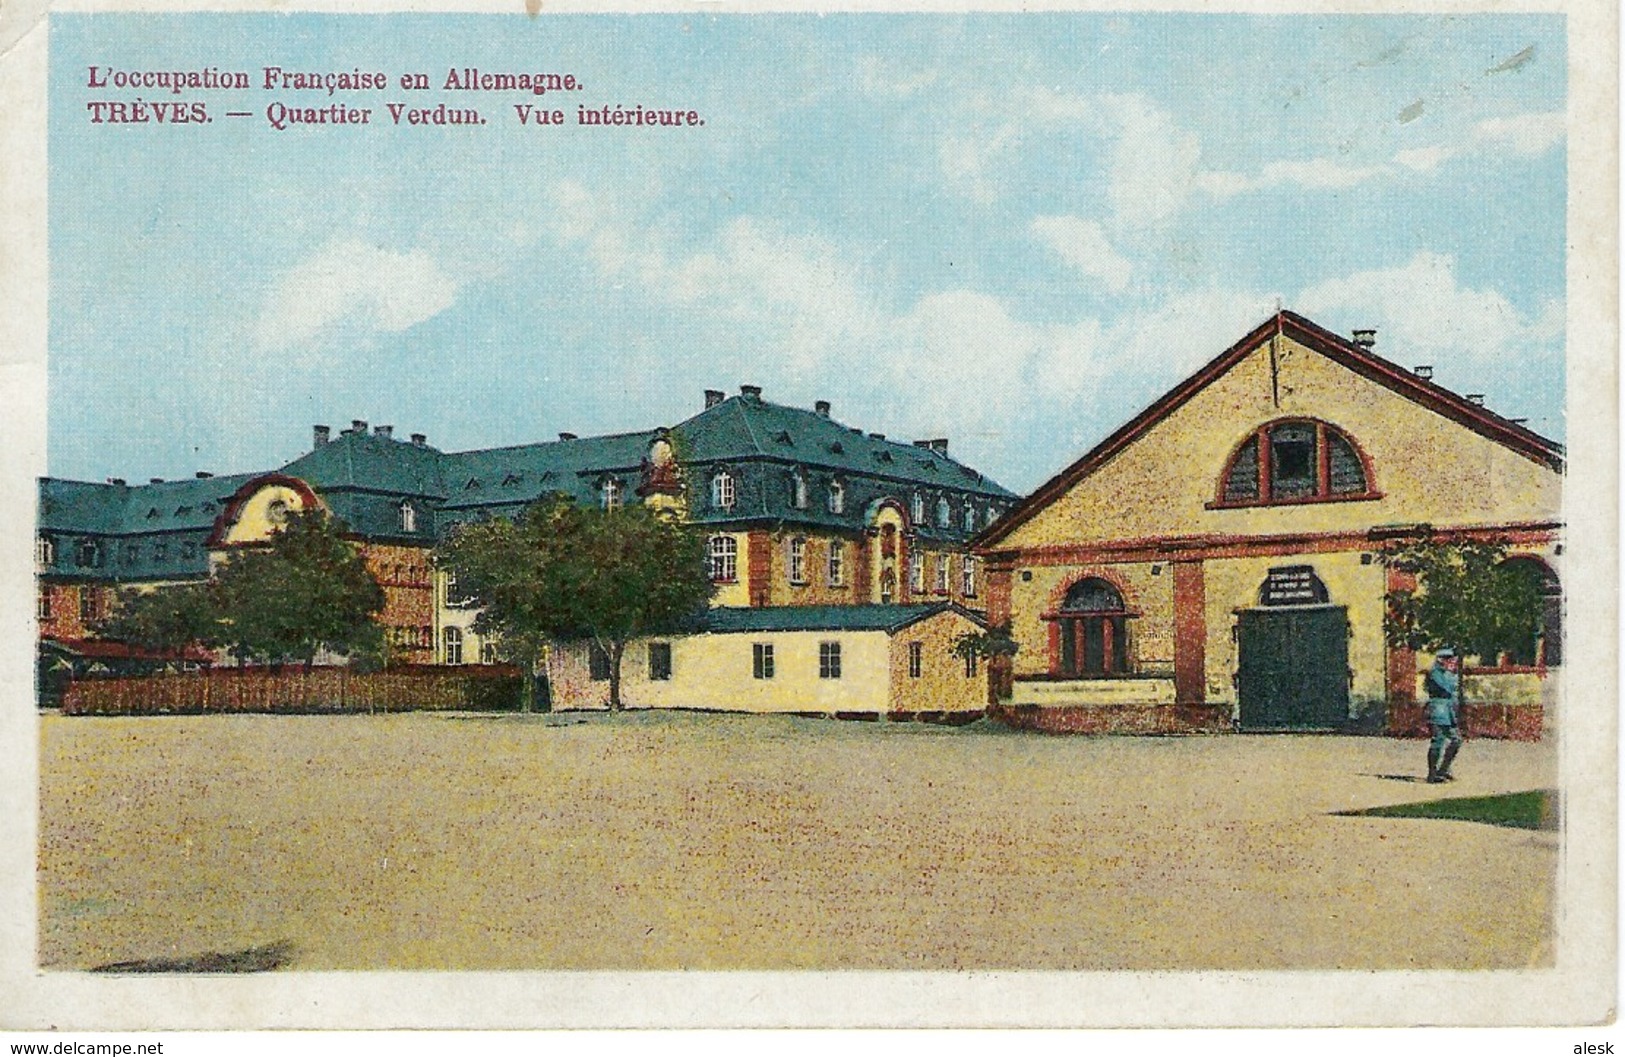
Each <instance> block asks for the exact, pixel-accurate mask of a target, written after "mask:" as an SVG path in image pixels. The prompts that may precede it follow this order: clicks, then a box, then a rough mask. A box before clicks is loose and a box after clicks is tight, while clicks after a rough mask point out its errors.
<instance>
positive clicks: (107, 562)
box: [39, 474, 257, 580]
mask: <svg viewBox="0 0 1625 1057" xmlns="http://www.w3.org/2000/svg"><path fill="white" fill-rule="evenodd" d="M255 476H257V475H255V474H232V475H230V476H227V477H203V478H182V479H180V480H175V481H161V482H155V483H151V484H142V485H120V484H94V483H90V482H85V481H62V480H58V479H56V478H50V477H46V478H42V479H41V480H40V482H39V503H40V513H39V531H40V532H42V533H44V534H46V535H49V536H51V537H52V540H53V543H54V550H55V554H54V560H53V561H52V563H51V567H50V571H51V572H53V573H57V574H61V575H67V576H87V577H94V578H96V579H104V580H156V579H182V578H186V577H195V576H202V575H205V574H206V573H207V572H208V570H209V564H208V555H207V552H206V550H205V546H204V545H205V543H206V541H207V540H208V537H209V533H210V531H211V530H212V529H213V526H214V523H215V519H216V518H217V517H219V516H220V514H221V512H222V511H223V510H224V509H225V507H226V504H227V501H228V500H229V499H230V498H231V496H232V494H233V493H235V492H236V491H237V489H238V488H239V487H241V486H242V485H243V484H244V483H246V482H248V481H250V480H253V478H254V477H255ZM86 537H100V538H101V540H102V542H101V553H100V560H99V562H97V563H96V564H94V565H91V566H84V565H81V564H80V562H79V559H80V550H79V543H80V541H81V540H83V539H85V538H86Z"/></svg>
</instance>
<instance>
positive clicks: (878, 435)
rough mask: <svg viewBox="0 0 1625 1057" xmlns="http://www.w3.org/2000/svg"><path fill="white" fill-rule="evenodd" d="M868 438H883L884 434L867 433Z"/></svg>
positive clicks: (884, 437)
mask: <svg viewBox="0 0 1625 1057" xmlns="http://www.w3.org/2000/svg"><path fill="white" fill-rule="evenodd" d="M869 439H870V440H885V439H886V435H885V434H884V433H871V434H869Z"/></svg>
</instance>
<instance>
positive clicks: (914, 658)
mask: <svg viewBox="0 0 1625 1057" xmlns="http://www.w3.org/2000/svg"><path fill="white" fill-rule="evenodd" d="M924 667H925V644H924V643H920V642H911V643H909V644H908V677H909V678H910V679H918V678H919V677H920V672H921V670H922V669H924Z"/></svg>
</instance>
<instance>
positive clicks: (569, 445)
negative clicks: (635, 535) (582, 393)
mask: <svg viewBox="0 0 1625 1057" xmlns="http://www.w3.org/2000/svg"><path fill="white" fill-rule="evenodd" d="M659 435H660V431H659V430H654V429H648V430H643V431H641V432H638V433H615V434H610V435H608V436H603V437H579V438H576V439H573V440H556V441H547V442H544V443H541V444H524V445H520V446H518V447H514V448H485V449H481V450H478V451H464V452H455V453H452V454H449V455H445V456H443V457H442V461H441V472H442V475H443V477H444V479H445V482H446V491H445V493H444V496H445V502H444V503H443V504H442V507H441V508H442V509H444V510H456V509H459V508H464V507H479V506H490V505H494V504H508V503H518V504H523V503H528V502H532V501H534V500H536V499H538V498H540V497H541V496H544V495H549V494H551V493H553V492H564V493H566V494H568V495H571V496H573V497H575V498H576V499H578V500H580V501H583V502H587V501H596V500H597V498H598V482H599V480H600V478H602V477H603V476H604V475H605V474H616V473H618V474H620V475H621V477H622V481H621V483H622V484H623V485H625V486H626V489H627V492H626V494H627V496H628V497H630V496H631V491H632V489H633V488H636V487H637V481H636V480H635V479H633V478H631V477H628V476H626V475H627V474H631V473H635V472H636V471H637V470H638V469H639V467H641V466H642V464H643V460H644V459H645V458H647V457H648V454H649V445H651V444H653V443H654V440H655V438H656V437H657V436H659Z"/></svg>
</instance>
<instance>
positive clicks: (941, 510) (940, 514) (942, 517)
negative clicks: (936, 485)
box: [937, 496, 954, 528]
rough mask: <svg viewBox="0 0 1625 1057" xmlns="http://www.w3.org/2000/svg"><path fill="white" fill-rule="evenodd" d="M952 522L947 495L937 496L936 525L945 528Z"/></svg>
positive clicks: (951, 512)
mask: <svg viewBox="0 0 1625 1057" xmlns="http://www.w3.org/2000/svg"><path fill="white" fill-rule="evenodd" d="M953 523H954V512H953V508H952V507H950V506H949V505H948V497H947V496H938V497H937V526H938V527H939V528H947V527H948V526H950V525H952V524H953Z"/></svg>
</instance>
